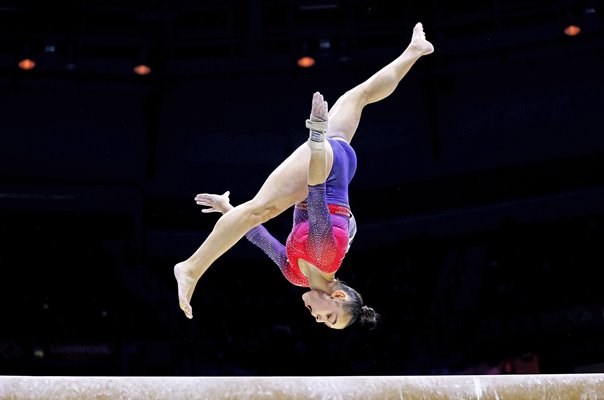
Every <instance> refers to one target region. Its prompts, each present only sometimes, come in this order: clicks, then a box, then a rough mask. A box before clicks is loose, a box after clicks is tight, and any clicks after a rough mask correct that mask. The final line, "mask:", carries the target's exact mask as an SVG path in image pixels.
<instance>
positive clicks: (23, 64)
mask: <svg viewBox="0 0 604 400" xmlns="http://www.w3.org/2000/svg"><path fill="white" fill-rule="evenodd" d="M35 67H36V62H35V61H34V60H30V59H29V58H24V59H23V60H21V61H19V68H21V69H22V70H25V71H29V70H30V69H34V68H35Z"/></svg>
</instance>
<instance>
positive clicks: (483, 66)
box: [0, 0, 604, 376]
mask: <svg viewBox="0 0 604 400" xmlns="http://www.w3.org/2000/svg"><path fill="white" fill-rule="evenodd" d="M603 13H604V8H603V6H602V2H601V1H595V0H589V1H588V0H585V1H566V0H557V1H555V0H553V1H545V0H526V1H520V0H510V1H484V0H481V1H478V0H473V1H465V0H464V1H444V0H432V1H385V0H359V1H344V0H330V1H325V0H296V1H294V0H289V1H284V0H247V1H235V0H232V1H218V0H216V1H191V0H175V1H167V0H156V1H142V0H141V1H117V0H103V1H101V0H91V1H77V0H73V1H71V2H34V1H16V0H15V1H2V2H0V32H1V35H2V38H1V40H0V105H1V110H2V112H1V114H2V118H1V124H0V137H1V142H0V268H1V275H0V307H1V309H0V374H3V375H76V376H79V375H87V376H88V375H112V376H277V375H279V376H288V375H301V376H310V375H325V376H338V375H454V374H455V375H457V374H508V373H543V374H545V373H578V372H600V371H604V342H603V341H602V336H603V335H604V290H603V288H602V286H603V285H602V276H603V274H602V269H603V268H604V129H603V127H602V115H603V105H604V95H603V92H604V78H603V71H604V57H603V56H602V55H603V54H604V53H603V50H604V30H603V20H602V18H603V17H602V16H603ZM417 21H421V22H423V24H424V28H425V31H426V34H427V37H428V39H429V40H430V41H431V42H432V43H433V44H434V46H435V48H436V51H435V53H434V54H433V55H430V56H428V57H425V58H422V59H421V60H419V61H418V62H417V63H416V64H415V66H414V67H413V69H412V70H411V72H410V73H409V74H408V75H407V76H406V77H405V78H404V80H403V81H402V83H401V84H400V86H399V87H398V89H397V91H396V92H395V93H394V94H393V95H392V96H390V97H388V98H387V99H386V100H384V101H382V102H379V103H376V104H374V105H370V106H368V107H367V108H365V111H364V114H363V119H362V121H361V125H360V127H359V130H358V131H357V135H356V136H355V139H354V141H353V143H352V144H353V146H354V148H355V150H356V152H357V155H358V160H359V166H358V170H357V175H356V177H355V179H354V180H353V182H352V184H351V187H350V198H351V206H352V209H353V211H354V213H355V216H356V219H357V223H358V226H359V231H358V234H357V237H356V238H355V241H354V244H353V246H352V249H351V251H350V252H349V254H348V256H347V257H346V259H345V261H344V264H343V267H342V268H341V269H340V271H339V272H338V277H339V278H341V279H342V280H344V281H346V282H348V283H350V284H351V285H352V286H354V287H355V288H357V289H358V290H359V291H360V292H361V293H362V294H363V297H364V299H365V301H366V302H367V304H368V305H370V306H372V307H374V308H375V309H376V311H378V312H379V313H380V314H381V315H382V324H381V325H380V326H379V328H378V329H376V330H374V331H368V330H366V329H362V328H361V327H356V326H355V327H351V328H349V329H346V330H344V331H333V330H330V329H327V328H326V327H324V326H323V325H322V324H321V325H318V324H316V323H315V322H314V321H313V320H312V318H310V317H309V315H308V311H307V310H305V309H304V307H303V305H302V302H301V300H300V296H301V294H302V293H303V292H304V290H303V289H300V288H297V287H294V286H292V285H290V284H288V283H287V282H286V280H285V279H284V278H283V276H282V275H281V273H280V272H279V270H278V269H277V267H276V266H275V265H274V264H273V263H272V262H271V261H270V260H269V259H267V258H266V257H265V256H264V254H263V253H262V252H261V251H259V250H258V249H256V248H255V247H254V246H253V245H252V244H251V243H249V242H247V241H246V240H245V239H244V240H242V241H241V242H239V243H238V244H237V245H236V246H235V247H234V248H233V249H232V250H231V251H229V252H228V253H227V254H225V255H224V256H223V257H222V258H220V259H219V260H218V261H217V262H216V263H215V264H214V265H213V266H212V268H211V269H210V270H209V271H208V272H207V273H206V274H205V275H204V277H203V278H202V279H201V280H200V282H199V284H198V285H197V289H196V292H195V295H194V297H193V301H192V305H193V309H194V312H195V318H193V319H192V320H188V319H187V318H185V317H184V315H183V313H182V312H181V310H180V309H179V307H178V301H177V293H176V281H175V279H174V276H173V272H172V268H173V266H174V264H175V263H177V262H179V261H182V260H184V259H186V258H187V257H188V256H189V255H190V254H191V253H192V252H193V251H194V250H195V249H196V248H197V247H198V246H199V245H200V244H201V243H202V241H203V240H204V238H205V237H206V236H207V235H208V233H209V232H210V231H211V229H212V227H213V225H214V223H215V222H216V220H217V219H218V215H217V214H202V213H201V212H200V207H199V206H197V205H196V204H195V202H194V200H193V199H194V196H195V195H196V194H197V193H202V192H209V193H222V192H224V191H225V190H230V191H231V200H232V201H233V203H234V204H239V203H241V202H244V201H246V200H248V199H250V198H251V197H252V196H254V194H255V193H256V191H257V190H258V189H259V188H260V186H261V184H262V183H263V181H264V179H265V178H266V177H267V176H268V174H269V173H270V172H271V171H272V170H273V169H274V168H275V167H276V166H277V165H278V164H279V163H280V162H281V161H282V160H283V159H284V158H285V157H286V156H287V155H288V154H289V153H290V152H291V151H292V150H293V149H294V148H295V147H296V146H298V145H299V144H300V143H302V142H303V141H304V140H305V139H306V137H307V135H308V131H307V130H306V128H305V127H304V120H305V119H306V118H307V116H308V113H309V111H310V104H311V102H310V101H311V97H312V93H313V92H314V91H317V90H318V91H321V92H322V93H323V94H324V95H325V97H326V99H327V100H328V101H329V103H330V104H333V103H334V102H335V100H336V99H337V98H338V96H340V95H341V94H343V93H344V92H345V91H346V90H348V89H350V88H352V87H353V86H355V85H357V84H359V83H361V82H362V81H363V80H365V79H366V78H368V77H369V76H370V75H371V74H372V73H374V72H375V71H377V70H378V69H379V68H381V67H382V66H383V65H385V64H386V63H388V62H390V61H391V60H393V59H394V58H396V57H397V56H398V55H399V54H400V53H401V52H402V51H403V50H404V48H405V47H406V46H407V44H408V42H409V39H410V37H411V31H412V28H413V26H414V24H415V23H416V22H417ZM573 26H574V28H573ZM303 56H307V57H313V59H314V61H315V64H314V65H313V66H311V67H309V68H302V67H299V66H298V65H297V61H298V60H299V59H300V58H301V57H303ZM24 60H29V61H30V62H27V61H24ZM34 64H35V65H34ZM141 64H144V65H146V66H148V67H149V68H150V71H147V72H149V73H148V74H145V72H146V71H145V70H144V69H142V68H139V69H137V71H138V72H139V73H142V75H139V74H137V73H135V72H134V67H135V66H137V65H141ZM32 67H33V68H32ZM267 226H268V227H269V229H270V230H271V231H272V232H273V233H274V234H275V236H277V237H279V238H281V239H282V240H285V238H286V236H287V234H288V233H289V229H290V227H291V210H288V211H286V212H285V213H283V214H282V215H281V216H279V217H278V218H276V219H274V220H272V221H270V222H269V223H268V224H267Z"/></svg>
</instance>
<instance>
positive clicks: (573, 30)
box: [564, 25, 581, 36]
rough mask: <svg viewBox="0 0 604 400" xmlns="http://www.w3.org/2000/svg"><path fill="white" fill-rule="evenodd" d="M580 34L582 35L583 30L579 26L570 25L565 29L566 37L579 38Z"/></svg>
mask: <svg viewBox="0 0 604 400" xmlns="http://www.w3.org/2000/svg"><path fill="white" fill-rule="evenodd" d="M579 33H581V28H579V27H578V26H577V25H569V26H567V27H566V28H564V34H565V35H566V36H577V35H578V34H579Z"/></svg>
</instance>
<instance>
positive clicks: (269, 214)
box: [245, 199, 281, 226]
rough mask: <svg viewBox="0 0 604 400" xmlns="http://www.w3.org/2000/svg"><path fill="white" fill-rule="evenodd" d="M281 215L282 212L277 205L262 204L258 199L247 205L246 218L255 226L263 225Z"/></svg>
mask: <svg viewBox="0 0 604 400" xmlns="http://www.w3.org/2000/svg"><path fill="white" fill-rule="evenodd" d="M280 213H281V210H279V208H278V207H277V206H276V205H275V204H270V203H266V202H262V201H259V200H256V199H253V200H250V201H248V202H247V203H245V217H246V218H247V219H249V221H250V223H251V224H253V225H254V226H257V225H260V224H263V223H265V222H266V221H268V220H270V219H272V218H274V217H276V216H277V215H279V214H280Z"/></svg>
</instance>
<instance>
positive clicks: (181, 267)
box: [174, 262, 197, 319]
mask: <svg viewBox="0 0 604 400" xmlns="http://www.w3.org/2000/svg"><path fill="white" fill-rule="evenodd" d="M174 277H176V283H178V303H179V305H180V308H181V310H183V311H184V313H185V315H186V316H187V318H189V319H191V318H193V308H192V307H191V304H190V301H191V297H193V291H194V290H195V285H196V284H197V279H195V277H194V276H193V275H191V274H190V273H189V272H188V270H187V268H186V265H185V262H180V263H178V264H176V266H175V267H174Z"/></svg>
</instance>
